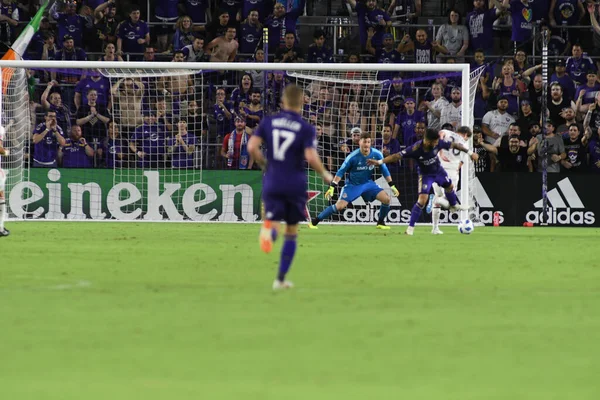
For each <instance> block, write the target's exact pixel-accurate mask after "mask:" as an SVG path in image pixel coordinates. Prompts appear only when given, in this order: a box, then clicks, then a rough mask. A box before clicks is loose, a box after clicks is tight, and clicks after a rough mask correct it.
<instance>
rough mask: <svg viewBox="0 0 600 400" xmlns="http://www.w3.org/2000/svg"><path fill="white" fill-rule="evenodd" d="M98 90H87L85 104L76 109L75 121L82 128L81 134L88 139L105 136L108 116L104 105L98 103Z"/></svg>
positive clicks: (101, 138) (100, 138)
mask: <svg viewBox="0 0 600 400" xmlns="http://www.w3.org/2000/svg"><path fill="white" fill-rule="evenodd" d="M97 100H98V92H96V89H90V90H88V92H87V104H85V105H82V106H81V107H79V110H77V119H76V121H75V122H76V123H77V125H78V126H80V127H81V128H82V129H83V135H84V136H85V137H86V138H87V139H88V140H90V141H93V140H98V139H99V140H103V139H104V138H105V137H106V124H108V121H110V116H109V114H108V110H107V109H106V106H104V105H101V104H98V103H97V102H96V101H97Z"/></svg>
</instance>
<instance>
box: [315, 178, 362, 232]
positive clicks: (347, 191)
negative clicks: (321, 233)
mask: <svg viewBox="0 0 600 400" xmlns="http://www.w3.org/2000/svg"><path fill="white" fill-rule="evenodd" d="M362 186H363V185H358V186H351V185H346V186H344V187H343V188H342V191H341V192H340V198H339V199H338V201H337V202H336V203H335V204H333V205H330V206H329V207H327V208H326V209H324V210H323V211H321V214H319V215H318V216H317V217H316V218H313V219H312V220H311V222H310V224H309V227H311V228H316V226H317V225H318V224H319V222H321V221H323V220H326V219H327V218H329V217H331V216H332V215H333V214H336V213H338V212H340V211H342V210H343V209H345V208H346V207H347V206H348V203H351V202H353V201H354V200H356V199H357V198H358V196H360V195H361V194H362V192H363V188H362Z"/></svg>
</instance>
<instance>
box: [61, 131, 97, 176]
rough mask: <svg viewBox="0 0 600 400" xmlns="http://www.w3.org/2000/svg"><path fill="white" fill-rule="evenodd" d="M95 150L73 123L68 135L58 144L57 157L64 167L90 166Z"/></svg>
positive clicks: (91, 165) (92, 164)
mask: <svg viewBox="0 0 600 400" xmlns="http://www.w3.org/2000/svg"><path fill="white" fill-rule="evenodd" d="M95 154H96V151H95V150H94V149H93V148H92V146H90V145H89V144H88V142H87V141H86V140H85V138H84V137H82V136H81V127H79V126H77V125H73V126H72V127H71V132H70V133H69V137H68V138H66V139H65V143H64V144H62V145H61V146H60V149H59V151H58V159H59V160H61V161H62V166H63V167H64V168H92V167H93V166H94V155H95Z"/></svg>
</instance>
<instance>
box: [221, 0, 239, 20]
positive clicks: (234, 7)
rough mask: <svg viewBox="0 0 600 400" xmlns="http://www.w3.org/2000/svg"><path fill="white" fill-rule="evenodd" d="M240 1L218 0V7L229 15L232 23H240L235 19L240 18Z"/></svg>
mask: <svg viewBox="0 0 600 400" xmlns="http://www.w3.org/2000/svg"><path fill="white" fill-rule="evenodd" d="M242 1H243V0H220V4H219V5H218V7H219V8H220V9H221V10H223V11H225V12H227V14H228V15H229V20H230V21H231V22H232V23H233V22H234V21H238V22H239V21H241V20H240V19H237V18H238V16H240V17H241V11H242ZM238 14H239V15H238Z"/></svg>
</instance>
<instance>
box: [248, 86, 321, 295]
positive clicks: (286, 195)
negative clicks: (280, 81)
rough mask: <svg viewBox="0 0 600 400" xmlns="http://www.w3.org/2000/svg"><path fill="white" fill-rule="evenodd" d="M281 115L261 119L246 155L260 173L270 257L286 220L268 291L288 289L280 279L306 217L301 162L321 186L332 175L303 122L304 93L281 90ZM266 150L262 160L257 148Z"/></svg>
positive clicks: (263, 238) (264, 243)
mask: <svg viewBox="0 0 600 400" xmlns="http://www.w3.org/2000/svg"><path fill="white" fill-rule="evenodd" d="M282 100H283V107H282V110H283V111H282V112H280V113H279V114H276V115H274V116H269V117H265V118H264V119H263V120H262V122H261V123H260V125H259V126H258V128H257V129H256V131H255V133H254V135H252V137H251V138H250V141H249V142H248V151H249V152H250V155H251V156H252V157H253V158H254V160H255V161H256V163H257V164H258V165H260V166H261V168H262V169H263V170H264V171H265V174H264V177H263V193H262V200H263V205H264V215H263V220H264V223H263V226H262V228H261V230H260V236H259V242H260V248H261V249H262V250H263V251H264V252H265V253H269V252H270V251H271V250H272V248H273V242H274V241H275V240H276V239H277V236H278V233H279V225H280V221H285V223H286V228H285V241H284V243H283V248H282V249H281V259H280V263H279V273H278V274H277V279H275V281H274V282H273V290H279V289H289V288H291V287H292V286H293V285H292V283H291V282H290V281H287V280H286V279H285V277H286V274H287V272H288V271H289V269H290V266H291V264H292V260H293V259H294V254H295V253H296V237H297V236H298V223H299V222H300V221H304V220H305V219H306V215H305V212H304V210H305V206H306V201H307V198H308V196H307V189H308V183H307V177H306V167H305V164H304V160H306V161H308V163H309V164H310V166H311V167H312V168H313V169H314V170H315V171H316V172H317V173H319V174H320V175H321V177H322V178H323V180H324V181H325V182H326V183H329V182H331V180H332V179H333V177H332V176H331V174H330V173H329V171H327V170H326V169H325V167H323V164H322V162H321V159H320V158H319V155H318V153H317V149H316V144H315V142H316V133H315V128H314V126H312V125H310V124H308V123H307V122H305V121H304V120H303V119H302V116H301V113H302V106H303V102H304V101H303V100H304V92H303V90H302V88H300V87H298V86H296V85H288V86H286V87H285V89H284V91H283V99H282ZM263 143H265V144H266V146H267V157H266V159H265V157H264V155H263V153H262V150H261V145H262V144H263Z"/></svg>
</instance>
